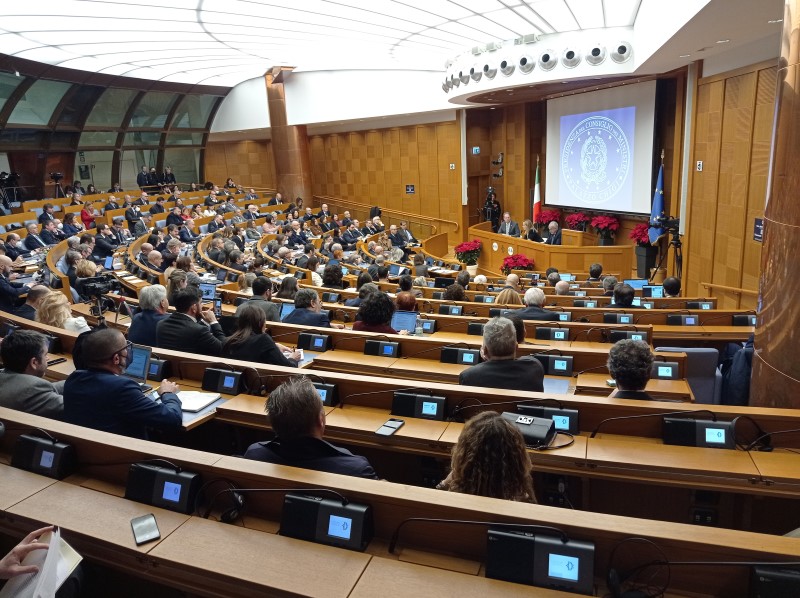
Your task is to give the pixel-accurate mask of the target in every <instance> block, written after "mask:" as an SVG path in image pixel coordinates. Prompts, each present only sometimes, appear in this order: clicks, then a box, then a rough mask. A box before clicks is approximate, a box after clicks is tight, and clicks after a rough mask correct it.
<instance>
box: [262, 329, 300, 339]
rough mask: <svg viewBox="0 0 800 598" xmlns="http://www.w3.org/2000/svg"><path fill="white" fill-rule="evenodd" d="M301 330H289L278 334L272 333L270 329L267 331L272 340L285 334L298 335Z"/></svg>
mask: <svg viewBox="0 0 800 598" xmlns="http://www.w3.org/2000/svg"><path fill="white" fill-rule="evenodd" d="M301 332H303V331H302V330H290V331H289V332H281V333H280V334H272V331H270V332H269V336H270V338H271V339H272V340H275V339H276V338H283V337H285V336H292V335H293V334H294V335H298V334H300V333H301Z"/></svg>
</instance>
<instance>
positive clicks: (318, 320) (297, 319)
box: [283, 307, 331, 328]
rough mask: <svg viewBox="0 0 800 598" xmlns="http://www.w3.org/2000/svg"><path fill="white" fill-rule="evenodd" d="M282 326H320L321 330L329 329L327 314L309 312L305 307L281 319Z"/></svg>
mask: <svg viewBox="0 0 800 598" xmlns="http://www.w3.org/2000/svg"><path fill="white" fill-rule="evenodd" d="M283 322H284V324H304V325H306V326H320V327H322V328H330V327H331V323H330V320H328V314H326V313H317V312H315V311H311V310H310V309H308V308H307V307H301V308H300V309H296V310H294V311H293V312H292V313H290V314H289V315H287V316H286V317H285V318H283Z"/></svg>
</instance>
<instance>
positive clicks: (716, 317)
mask: <svg viewBox="0 0 800 598" xmlns="http://www.w3.org/2000/svg"><path fill="white" fill-rule="evenodd" d="M745 313H748V312H745ZM749 313H755V312H749ZM724 318H730V319H731V320H733V315H731V314H724V315H721V316H714V317H713V318H707V319H705V320H703V321H702V322H700V325H701V326H705V325H706V324H708V323H709V322H713V321H714V320H722V319H724Z"/></svg>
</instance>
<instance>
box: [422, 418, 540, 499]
mask: <svg viewBox="0 0 800 598" xmlns="http://www.w3.org/2000/svg"><path fill="white" fill-rule="evenodd" d="M498 464H502V466H498ZM531 470H532V465H531V459H530V457H529V456H528V451H527V448H526V447H525V440H524V439H523V437H522V434H521V433H520V431H519V430H517V428H516V427H515V426H514V424H512V423H511V422H509V421H508V420H506V419H505V418H503V416H502V415H501V414H499V413H497V412H495V411H484V412H483V413H479V414H478V415H476V416H475V417H473V418H471V419H470V420H468V421H467V423H466V424H465V425H464V429H463V430H462V431H461V434H460V435H459V437H458V442H457V443H456V445H455V446H454V447H453V454H452V457H451V462H450V474H449V475H448V476H447V477H446V478H445V479H444V480H443V481H442V482H441V483H440V484H439V485H438V486H437V488H440V489H442V490H449V491H450V492H460V493H462V494H473V495H475V496H488V497H490V498H502V499H505V500H514V501H520V502H530V503H535V502H536V496H535V495H534V492H533V478H532V476H531Z"/></svg>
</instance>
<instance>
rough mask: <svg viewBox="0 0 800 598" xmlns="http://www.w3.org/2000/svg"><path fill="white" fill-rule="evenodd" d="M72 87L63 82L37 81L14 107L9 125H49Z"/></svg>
mask: <svg viewBox="0 0 800 598" xmlns="http://www.w3.org/2000/svg"><path fill="white" fill-rule="evenodd" d="M70 86H71V85H70V84H69V83H63V82H61V81H44V80H40V81H37V82H36V83H34V84H33V85H32V86H31V88H30V89H29V90H28V91H27V92H26V93H25V95H23V96H22V98H20V100H19V102H17V105H16V106H14V111H13V112H12V113H11V116H10V117H9V119H8V124H16V125H41V126H44V125H47V124H48V123H49V122H50V117H51V116H53V110H55V108H56V106H58V103H59V102H60V101H61V98H62V97H64V94H65V93H66V92H67V90H68V89H69V88H70Z"/></svg>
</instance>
